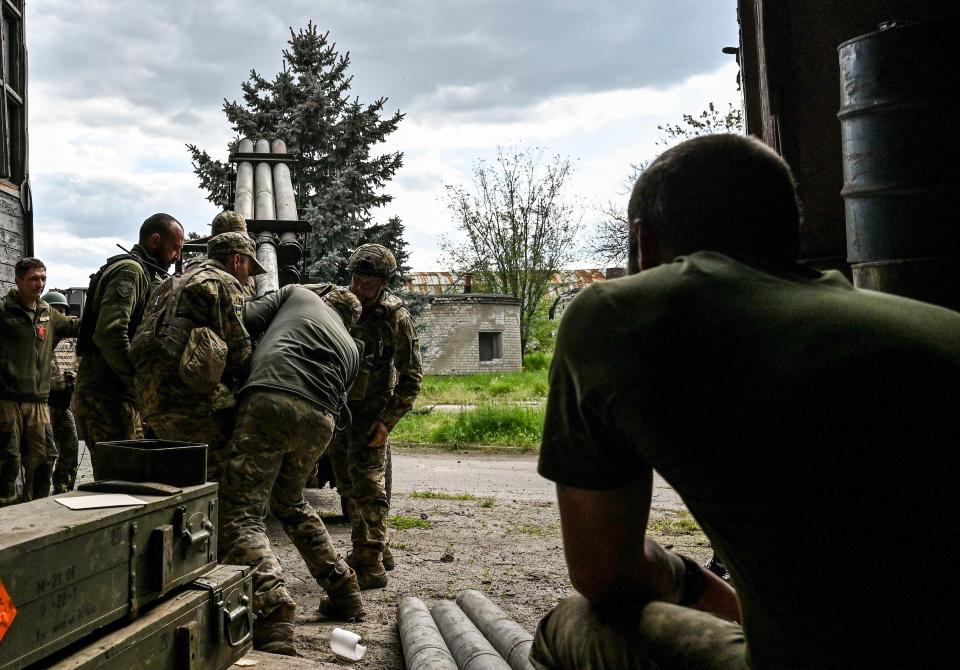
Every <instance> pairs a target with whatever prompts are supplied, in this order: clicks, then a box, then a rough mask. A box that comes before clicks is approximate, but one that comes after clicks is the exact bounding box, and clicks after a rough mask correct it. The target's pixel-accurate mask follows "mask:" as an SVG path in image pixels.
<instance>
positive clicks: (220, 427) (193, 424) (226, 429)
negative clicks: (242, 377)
mask: <svg viewBox="0 0 960 670" xmlns="http://www.w3.org/2000/svg"><path fill="white" fill-rule="evenodd" d="M235 419H236V414H235V412H234V411H233V410H232V409H230V410H223V411H220V412H213V413H212V414H206V415H204V416H194V415H190V414H157V415H154V416H151V417H149V418H148V419H147V434H148V436H149V437H152V438H159V439H161V440H174V441H177V442H195V443H197V444H205V445H207V481H208V482H216V481H220V465H221V463H222V461H223V456H224V453H225V451H226V446H227V441H228V440H229V439H230V434H231V433H232V432H233V426H234V421H235Z"/></svg>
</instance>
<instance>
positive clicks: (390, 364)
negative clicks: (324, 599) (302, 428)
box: [330, 289, 423, 572]
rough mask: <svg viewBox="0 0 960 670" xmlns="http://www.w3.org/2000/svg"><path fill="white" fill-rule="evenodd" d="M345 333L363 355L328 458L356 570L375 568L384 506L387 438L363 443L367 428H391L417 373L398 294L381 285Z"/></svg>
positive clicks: (409, 398) (409, 400) (383, 533)
mask: <svg viewBox="0 0 960 670" xmlns="http://www.w3.org/2000/svg"><path fill="white" fill-rule="evenodd" d="M350 334H351V335H353V337H355V338H356V339H358V340H360V341H361V342H363V344H364V358H363V361H362V362H361V366H360V374H359V375H358V376H357V380H356V381H355V382H354V384H353V387H352V388H351V389H350V394H349V402H348V407H349V409H350V413H351V415H352V416H353V423H352V425H351V426H350V427H349V428H348V429H347V430H344V431H341V432H339V433H337V434H336V435H335V436H334V439H333V443H332V444H331V447H330V464H331V466H332V467H333V471H334V476H335V478H336V482H337V490H338V491H339V493H340V495H341V497H342V498H343V502H344V504H345V507H346V509H347V512H348V513H349V515H350V521H351V523H352V524H353V529H352V534H351V540H352V543H353V554H352V557H351V560H352V562H353V563H354V565H355V566H356V567H357V568H358V572H361V571H364V570H366V571H371V572H380V571H382V570H383V565H382V558H383V551H384V548H385V546H386V543H387V527H386V517H387V513H388V511H389V504H388V502H387V493H386V487H385V482H384V478H385V473H386V455H387V448H388V443H387V444H384V445H381V446H379V447H371V446H368V445H369V442H370V438H369V436H368V431H369V430H370V428H371V425H372V424H373V422H374V421H376V420H380V421H382V422H383V423H384V425H386V427H387V429H388V430H389V429H392V428H393V427H394V426H395V425H396V424H397V423H398V422H399V421H400V419H401V418H403V416H404V414H406V413H407V412H408V411H410V409H411V408H412V407H413V401H414V400H415V399H416V397H417V395H418V394H419V393H420V381H421V379H422V377H423V371H422V365H421V362H420V344H419V342H418V340H417V332H416V330H415V329H414V327H413V319H412V318H411V316H410V313H409V312H408V311H407V310H406V308H405V307H404V303H403V300H401V299H400V298H399V297H397V296H395V295H393V294H392V293H391V292H390V291H389V290H386V289H384V291H383V293H382V294H381V295H380V297H379V298H378V299H377V300H376V301H375V302H374V303H373V304H370V305H365V306H364V307H363V313H362V314H361V316H360V320H359V321H358V322H357V324H356V325H355V326H354V327H353V329H352V330H351V331H350Z"/></svg>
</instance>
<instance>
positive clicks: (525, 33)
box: [25, 0, 739, 288]
mask: <svg viewBox="0 0 960 670" xmlns="http://www.w3.org/2000/svg"><path fill="white" fill-rule="evenodd" d="M26 4H27V10H26V11H27V15H26V21H25V24H26V33H27V35H26V39H27V47H28V50H29V59H30V60H29V63H30V80H29V87H30V89H29V90H30V102H29V105H30V110H29V111H30V117H29V123H30V173H31V180H32V185H33V189H34V208H35V219H34V230H35V234H36V250H35V251H36V254H37V255H38V256H39V257H40V258H42V259H43V260H44V261H45V262H46V263H47V265H48V275H49V279H50V281H49V285H50V286H51V287H54V286H57V287H61V288H65V287H68V286H85V285H86V284H87V278H88V275H89V274H90V273H91V272H93V271H94V270H95V269H96V268H97V267H99V265H100V264H101V263H102V262H103V259H105V258H106V257H107V256H109V255H112V254H113V253H116V252H117V250H116V247H115V246H114V245H115V244H117V243H121V244H123V245H125V246H127V245H130V244H133V243H134V242H135V241H136V233H137V229H138V227H139V224H140V222H142V221H143V219H144V218H146V217H147V216H149V215H150V214H152V213H154V212H156V211H166V212H169V213H170V214H173V215H174V216H176V217H177V218H178V219H179V220H180V221H182V222H183V223H184V225H185V226H186V228H187V230H188V231H196V232H199V233H201V234H202V233H205V232H207V231H208V230H209V228H208V225H209V222H210V219H211V218H212V217H213V215H214V214H215V213H216V211H217V209H216V208H215V207H214V206H213V205H211V204H210V203H208V202H207V201H206V199H205V197H204V195H205V194H204V193H203V192H201V191H200V190H199V189H198V187H197V180H196V177H195V176H194V174H193V172H192V169H191V166H190V161H189V157H188V154H187V151H186V149H185V148H184V144H185V143H187V142H190V143H194V144H197V145H199V146H200V147H202V148H204V149H206V150H207V151H208V152H209V153H211V155H213V156H215V157H219V158H223V159H225V158H226V153H227V152H226V144H227V142H228V140H229V139H230V138H231V137H232V132H231V130H230V128H229V127H228V125H227V122H226V119H225V117H224V115H223V112H222V105H223V99H224V98H228V99H230V100H235V99H238V98H240V84H241V82H243V81H244V80H246V78H247V73H248V72H249V70H250V69H251V68H253V69H256V70H257V71H258V72H260V73H261V74H263V75H264V76H267V77H268V78H272V77H273V75H274V74H275V73H276V72H277V71H279V69H280V67H281V50H282V49H283V48H284V47H285V46H286V40H287V39H288V37H289V28H290V27H291V26H292V27H294V28H299V27H302V26H305V25H306V24H307V22H308V21H309V20H313V21H314V23H316V24H317V25H318V26H319V27H320V29H321V30H324V31H326V30H329V31H330V37H331V39H332V41H334V42H336V44H337V47H338V49H339V50H341V51H343V52H346V51H349V52H350V57H351V61H352V62H351V67H350V70H349V73H350V74H351V75H353V90H352V93H353V94H355V95H357V96H359V97H360V100H361V101H362V102H372V101H373V100H375V99H376V98H378V97H381V96H383V97H387V98H389V102H388V103H387V109H388V110H389V111H393V110H396V109H399V110H400V111H402V112H404V113H405V114H406V118H405V120H404V121H403V122H402V123H401V125H400V129H399V130H398V131H397V132H396V133H394V135H393V136H392V137H391V139H390V142H389V144H388V145H387V146H386V147H384V150H400V151H403V152H404V154H405V159H404V167H403V168H402V169H401V171H400V172H399V173H398V175H397V177H396V178H395V179H394V180H393V182H392V183H391V184H390V185H389V186H388V189H387V191H388V192H389V193H390V194H392V195H393V196H394V201H393V203H391V204H390V205H389V206H387V207H386V208H384V210H383V211H382V212H381V213H379V214H378V216H377V218H378V219H382V220H385V219H386V218H387V217H389V216H391V215H398V216H400V217H401V218H402V219H403V221H404V223H405V224H406V227H407V239H408V242H409V243H410V246H411V250H412V257H411V261H412V265H413V269H415V270H438V269H447V268H444V267H442V265H441V264H440V262H439V260H438V256H439V254H438V250H437V236H438V235H439V234H442V233H446V232H450V231H452V230H453V228H454V225H453V221H452V220H451V218H450V216H449V214H448V212H447V210H446V209H445V206H444V201H443V184H444V183H447V184H460V183H464V182H465V181H466V180H468V179H469V173H470V169H471V166H472V164H473V162H474V161H475V160H476V159H478V158H486V159H489V158H491V157H492V156H493V155H495V152H496V147H497V146H498V145H502V146H508V147H521V148H523V147H527V148H529V147H544V148H545V149H546V150H547V151H548V152H549V153H557V154H561V155H564V156H569V157H570V158H571V159H572V160H574V161H575V165H576V171H575V176H574V179H573V181H572V182H571V184H570V189H571V194H575V195H576V196H577V197H578V199H579V200H580V201H581V202H582V203H583V204H584V205H585V209H584V228H587V227H588V226H589V224H590V223H591V222H592V221H593V220H594V219H595V218H596V217H597V216H599V214H598V213H597V212H596V209H595V208H596V207H597V206H599V205H601V204H603V203H604V202H606V201H607V200H611V199H612V200H625V196H623V194H622V189H623V180H624V178H625V176H626V175H627V174H628V173H629V171H630V165H631V164H632V163H639V162H641V161H643V160H646V159H649V158H651V157H653V156H654V155H655V154H656V153H657V147H656V140H657V139H658V136H659V133H658V131H657V125H658V124H663V123H672V122H677V121H679V120H680V117H681V115H682V114H683V113H697V112H699V111H700V110H702V109H703V108H704V107H705V106H706V105H707V103H708V102H710V101H713V102H715V103H717V104H718V105H721V106H722V108H723V109H725V108H726V103H727V102H728V101H732V102H738V101H739V93H738V92H737V90H736V83H735V78H736V66H735V64H734V63H733V58H732V57H731V56H727V55H724V54H722V53H721V51H720V50H721V48H722V47H724V46H733V45H735V44H736V43H737V23H736V2H735V0H671V1H670V2H663V1H662V0H622V1H621V0H617V1H615V2H614V1H607V2H603V1H601V2H596V1H594V2H588V1H581V0H556V1H553V2H547V1H538V2H532V1H531V2H523V1H518V0H513V1H511V2H507V1H505V0H469V1H468V0H311V1H310V2H307V1H302V0H286V1H284V2H270V3H264V2H262V1H261V2H253V1H251V0H231V1H229V2H223V1H220V0H204V1H203V2H197V1H195V0H164V2H147V1H140V2H112V1H110V0H28V2H27V3H26Z"/></svg>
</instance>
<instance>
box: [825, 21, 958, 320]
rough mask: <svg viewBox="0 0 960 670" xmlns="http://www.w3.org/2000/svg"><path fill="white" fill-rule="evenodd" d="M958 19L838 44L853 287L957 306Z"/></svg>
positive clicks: (887, 30)
mask: <svg viewBox="0 0 960 670" xmlns="http://www.w3.org/2000/svg"><path fill="white" fill-rule="evenodd" d="M958 24H960V22H958V21H957V20H941V21H935V22H924V23H915V24H911V25H895V24H892V23H891V24H890V25H888V26H885V27H883V28H882V29H881V30H879V31H877V32H873V33H869V34H867V35H861V36H860V37H856V38H854V39H852V40H848V41H846V42H844V43H842V44H841V45H840V46H839V47H838V50H839V57H840V100H841V108H840V112H839V114H838V117H839V119H840V130H841V141H842V147H843V176H844V186H843V190H842V191H841V194H842V195H843V198H844V207H845V210H846V233H847V260H848V261H849V262H850V265H851V269H852V271H853V279H854V284H855V285H856V286H858V287H860V288H869V289H875V290H880V291H887V292H890V293H898V294H901V295H906V296H908V297H912V298H917V299H920V300H925V301H928V302H933V303H937V304H941V305H944V306H947V307H951V308H953V309H960V207H958V201H957V200H958V199H957V184H958V183H960V133H958V132H957V130H956V128H955V124H954V123H953V119H954V118H955V112H956V107H955V101H956V100H957V99H960V77H958V76H957V72H958V70H960V51H958V50H957V49H956V45H955V41H956V40H957V38H958V36H960V35H958V30H957V28H958V27H960V25H958Z"/></svg>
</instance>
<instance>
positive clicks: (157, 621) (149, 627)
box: [38, 565, 254, 670]
mask: <svg viewBox="0 0 960 670" xmlns="http://www.w3.org/2000/svg"><path fill="white" fill-rule="evenodd" d="M252 574H253V573H252V572H250V569H249V568H247V567H245V566H243V567H241V566H238V565H221V566H219V567H217V568H216V569H215V570H214V571H213V572H210V573H209V574H207V575H204V576H203V578H201V579H199V580H197V581H195V582H193V583H192V584H190V585H189V586H188V587H186V588H185V589H183V590H181V591H178V592H177V593H176V594H175V595H173V596H171V597H169V598H167V599H165V600H162V601H159V602H157V603H154V604H153V605H151V606H150V607H149V608H145V609H144V611H143V613H142V614H141V616H140V617H139V618H137V620H136V621H134V622H132V623H130V624H127V625H125V626H122V627H117V626H112V627H111V628H110V630H109V631H108V632H106V634H104V635H101V636H96V635H95V636H94V637H95V639H94V640H93V641H90V642H87V641H86V640H84V641H82V642H80V643H79V644H76V645H74V646H72V647H70V648H69V649H66V650H64V651H63V652H61V653H59V654H57V655H56V656H55V657H54V658H50V659H46V660H45V661H44V662H43V663H42V664H41V665H42V667H44V668H50V669H51V670H53V669H56V670H94V669H96V670H141V669H146V668H149V669H150V670H222V669H224V668H229V667H230V666H231V665H233V664H234V663H235V662H236V661H237V660H239V659H240V658H241V657H242V656H243V655H244V654H245V653H246V652H247V651H248V650H249V649H250V643H251V640H252V639H253V620H254V617H253V605H252V600H253V581H252ZM38 667H39V666H38Z"/></svg>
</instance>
